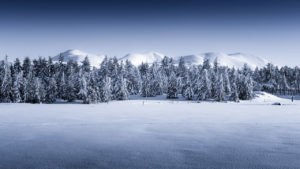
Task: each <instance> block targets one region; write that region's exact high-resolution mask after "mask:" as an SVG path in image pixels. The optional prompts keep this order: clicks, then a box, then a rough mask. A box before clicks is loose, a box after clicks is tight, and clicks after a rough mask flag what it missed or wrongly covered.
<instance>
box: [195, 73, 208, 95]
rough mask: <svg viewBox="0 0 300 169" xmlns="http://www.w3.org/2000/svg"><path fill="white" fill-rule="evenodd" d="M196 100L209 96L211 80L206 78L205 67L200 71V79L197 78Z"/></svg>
mask: <svg viewBox="0 0 300 169" xmlns="http://www.w3.org/2000/svg"><path fill="white" fill-rule="evenodd" d="M197 86H198V92H197V99H198V100H207V99H209V98H210V97H211V81H210V79H209V78H208V72H207V70H206V69H204V70H203V71H202V76H201V79H200V80H198V85H197Z"/></svg>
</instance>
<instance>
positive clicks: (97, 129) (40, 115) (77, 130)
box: [0, 93, 300, 169]
mask: <svg viewBox="0 0 300 169" xmlns="http://www.w3.org/2000/svg"><path fill="white" fill-rule="evenodd" d="M275 101H276V102H281V103H282V104H283V105H282V106H275V105H271V104H272V103H273V102H275ZM299 166H300V100H296V101H294V102H293V103H292V102H291V101H290V100H288V99H284V98H278V97H276V96H272V95H269V94H266V93H262V94H261V95H259V97H257V98H256V99H254V100H252V101H243V102H240V103H210V102H202V103H196V102H189V101H176V100H174V101H170V100H164V99H163V98H162V97H161V98H151V99H148V100H147V101H144V100H140V99H138V98H135V99H134V98H133V100H131V101H115V102H110V103H108V104H107V103H103V104H92V105H84V104H49V105H48V104H39V105H38V104H0V168H1V169H17V168H18V169H27V168H28V169H39V168H42V169H46V168H47V169H60V168H80V169H81V168H114V169H124V168H130V169H132V168H133V169H144V168H153V169H157V168H163V169H167V168H169V169H174V168H180V169H181V168H195V169H202V168H203V169H204V168H205V169H208V168H209V169H210V168H211V169H212V168H222V169H232V168H236V169H240V168H243V169H244V168H255V169H269V168H274V169H292V168H295V169H296V168H299Z"/></svg>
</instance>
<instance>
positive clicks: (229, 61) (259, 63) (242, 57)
mask: <svg viewBox="0 0 300 169" xmlns="http://www.w3.org/2000/svg"><path fill="white" fill-rule="evenodd" d="M182 57H183V58H184V60H185V62H186V63H187V64H189V65H193V64H197V65H198V64H202V63H203V61H204V60H205V59H208V60H209V61H210V63H211V65H212V64H213V62H214V60H215V59H217V60H218V63H219V64H220V65H222V66H228V67H235V68H242V67H243V66H244V64H245V63H246V64H247V65H248V66H249V67H250V68H251V69H255V68H256V67H258V68H261V67H264V66H265V65H266V64H267V63H268V61H267V60H266V59H263V58H259V57H256V56H252V55H247V54H243V53H233V54H225V53H216V52H210V53H203V54H199V55H187V56H182ZM179 59H180V57H177V58H176V61H177V63H178V61H179Z"/></svg>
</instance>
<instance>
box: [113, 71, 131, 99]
mask: <svg viewBox="0 0 300 169" xmlns="http://www.w3.org/2000/svg"><path fill="white" fill-rule="evenodd" d="M114 91H115V99H116V100H128V98H129V93H128V91H127V88H126V82H125V80H124V78H123V75H122V74H120V75H119V76H118V79H117V82H116V85H115V88H114Z"/></svg>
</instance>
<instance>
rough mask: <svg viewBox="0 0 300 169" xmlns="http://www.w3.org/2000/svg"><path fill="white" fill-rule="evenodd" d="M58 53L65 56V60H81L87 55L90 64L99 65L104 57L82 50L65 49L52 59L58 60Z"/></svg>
mask: <svg viewBox="0 0 300 169" xmlns="http://www.w3.org/2000/svg"><path fill="white" fill-rule="evenodd" d="M59 55H63V56H64V57H65V61H66V62H67V61H69V60H73V61H76V62H79V63H80V62H82V61H83V60H84V58H85V57H86V56H88V58H89V60H90V63H91V66H94V67H99V65H100V63H101V62H102V60H103V59H104V57H105V56H104V55H95V54H90V53H86V52H82V51H80V50H77V49H75V50H67V51H65V52H62V53H61V54H58V55H56V56H54V57H53V61H58V59H59Z"/></svg>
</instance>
